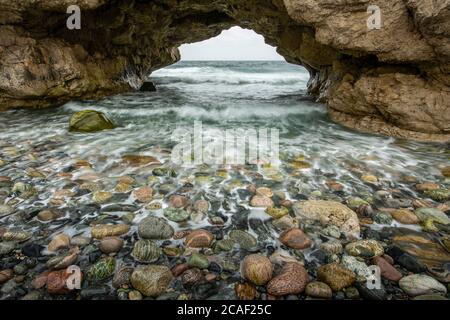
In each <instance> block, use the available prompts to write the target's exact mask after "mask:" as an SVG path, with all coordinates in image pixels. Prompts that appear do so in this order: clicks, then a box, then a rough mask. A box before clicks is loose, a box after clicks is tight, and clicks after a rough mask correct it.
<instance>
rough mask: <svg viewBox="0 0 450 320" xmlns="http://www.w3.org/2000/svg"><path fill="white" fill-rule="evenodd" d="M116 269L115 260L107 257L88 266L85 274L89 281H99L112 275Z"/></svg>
mask: <svg viewBox="0 0 450 320" xmlns="http://www.w3.org/2000/svg"><path fill="white" fill-rule="evenodd" d="M115 269H116V259H114V258H113V257H107V258H104V259H101V260H100V261H98V262H96V263H95V264H94V265H92V266H90V267H89V268H88V270H87V272H86V278H87V279H88V280H89V281H101V280H105V279H108V278H109V277H111V276H112V275H113V274H114V271H115Z"/></svg>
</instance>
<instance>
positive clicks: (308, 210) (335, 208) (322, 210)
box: [292, 200, 360, 238]
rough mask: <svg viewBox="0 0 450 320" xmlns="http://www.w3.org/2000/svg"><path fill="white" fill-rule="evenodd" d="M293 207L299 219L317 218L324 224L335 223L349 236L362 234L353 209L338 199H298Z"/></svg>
mask: <svg viewBox="0 0 450 320" xmlns="http://www.w3.org/2000/svg"><path fill="white" fill-rule="evenodd" d="M292 209H293V210H294V213H295V215H296V216H297V217H298V218H299V219H308V220H317V221H319V222H320V223H321V224H322V225H324V226H330V225H334V226H336V227H338V228H339V231H340V232H341V233H343V234H345V236H346V237H348V238H358V237H359V235H360V224H359V219H358V216H357V214H356V212H354V211H353V210H351V209H349V208H348V207H347V206H345V205H343V204H342V203H340V202H337V201H325V200H307V201H297V202H295V203H294V204H293V206H292Z"/></svg>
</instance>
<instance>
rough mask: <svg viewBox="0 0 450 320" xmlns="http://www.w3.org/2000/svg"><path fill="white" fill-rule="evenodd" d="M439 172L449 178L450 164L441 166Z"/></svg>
mask: <svg viewBox="0 0 450 320" xmlns="http://www.w3.org/2000/svg"><path fill="white" fill-rule="evenodd" d="M441 174H442V175H443V176H444V177H446V178H450V166H446V167H443V168H441Z"/></svg>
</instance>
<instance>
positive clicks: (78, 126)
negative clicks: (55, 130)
mask: <svg viewBox="0 0 450 320" xmlns="http://www.w3.org/2000/svg"><path fill="white" fill-rule="evenodd" d="M114 128H115V125H114V123H113V122H112V121H111V120H110V119H108V118H107V117H106V115H104V114H103V113H101V112H98V111H94V110H83V111H79V112H76V113H74V114H73V115H72V117H71V118H70V120H69V130H70V131H72V132H86V133H89V132H96V131H101V130H107V129H114Z"/></svg>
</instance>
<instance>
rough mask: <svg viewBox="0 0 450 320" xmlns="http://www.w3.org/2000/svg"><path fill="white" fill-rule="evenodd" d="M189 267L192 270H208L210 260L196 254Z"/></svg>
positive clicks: (190, 259) (189, 262)
mask: <svg viewBox="0 0 450 320" xmlns="http://www.w3.org/2000/svg"><path fill="white" fill-rule="evenodd" d="M187 263H188V265H189V266H190V267H192V268H199V269H207V268H208V266H209V260H208V258H207V257H206V256H204V255H203V254H199V253H196V252H194V253H193V254H192V255H191V257H190V258H189V260H188V262H187Z"/></svg>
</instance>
